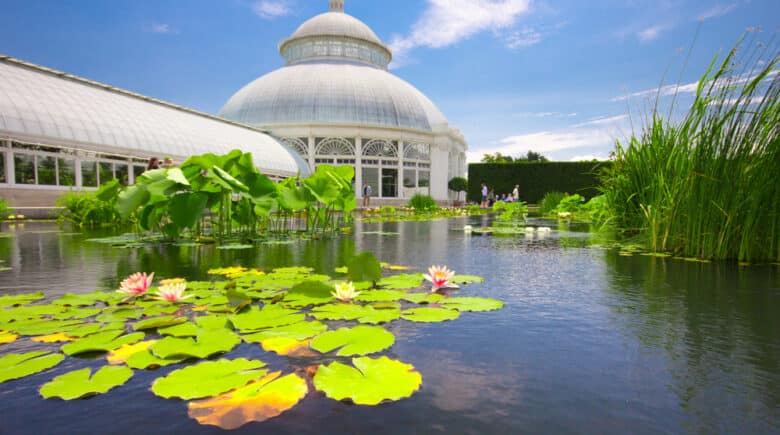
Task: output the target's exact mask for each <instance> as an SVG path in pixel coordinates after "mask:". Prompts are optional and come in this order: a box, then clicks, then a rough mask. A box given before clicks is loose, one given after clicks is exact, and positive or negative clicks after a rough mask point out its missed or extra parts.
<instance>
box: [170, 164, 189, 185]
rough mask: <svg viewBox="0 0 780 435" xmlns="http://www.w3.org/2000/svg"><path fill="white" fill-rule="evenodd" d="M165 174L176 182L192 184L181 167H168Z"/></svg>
mask: <svg viewBox="0 0 780 435" xmlns="http://www.w3.org/2000/svg"><path fill="white" fill-rule="evenodd" d="M165 176H166V177H167V178H168V179H169V180H171V181H173V182H175V183H178V184H183V185H185V186H189V185H190V181H189V180H187V177H185V176H184V172H183V171H182V170H181V169H179V168H170V169H168V171H167V172H166V174H165Z"/></svg>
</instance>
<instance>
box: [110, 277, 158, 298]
mask: <svg viewBox="0 0 780 435" xmlns="http://www.w3.org/2000/svg"><path fill="white" fill-rule="evenodd" d="M152 279H154V272H152V273H151V274H149V275H147V274H146V272H136V273H134V274H132V275H130V276H128V277H127V278H125V279H124V280H122V282H121V283H120V284H119V290H117V292H119V293H124V294H128V295H131V296H138V295H142V294H145V293H146V292H147V291H148V290H149V287H151V286H152Z"/></svg>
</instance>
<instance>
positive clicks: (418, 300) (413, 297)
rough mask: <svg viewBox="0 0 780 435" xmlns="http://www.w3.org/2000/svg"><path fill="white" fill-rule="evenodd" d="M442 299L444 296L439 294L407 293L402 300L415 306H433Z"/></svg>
mask: <svg viewBox="0 0 780 435" xmlns="http://www.w3.org/2000/svg"><path fill="white" fill-rule="evenodd" d="M443 299H444V296H442V295H440V294H439V293H407V294H406V295H404V297H403V300H405V301H409V302H413V303H415V304H435V303H437V302H441V301H442V300H443Z"/></svg>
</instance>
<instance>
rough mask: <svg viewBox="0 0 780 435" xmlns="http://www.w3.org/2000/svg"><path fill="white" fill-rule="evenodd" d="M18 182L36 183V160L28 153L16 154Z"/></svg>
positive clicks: (15, 169) (15, 163)
mask: <svg viewBox="0 0 780 435" xmlns="http://www.w3.org/2000/svg"><path fill="white" fill-rule="evenodd" d="M14 166H15V168H14V171H15V172H16V174H14V176H15V177H16V184H35V160H34V157H33V156H30V155H27V154H14Z"/></svg>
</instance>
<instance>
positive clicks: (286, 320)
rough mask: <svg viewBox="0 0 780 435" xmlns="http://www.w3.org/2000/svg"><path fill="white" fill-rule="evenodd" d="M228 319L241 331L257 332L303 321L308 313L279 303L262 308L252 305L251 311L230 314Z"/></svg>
mask: <svg viewBox="0 0 780 435" xmlns="http://www.w3.org/2000/svg"><path fill="white" fill-rule="evenodd" d="M228 319H229V320H230V323H232V324H233V326H234V327H235V328H236V329H238V330H239V331H241V332H256V331H259V330H261V329H267V328H274V327H277V326H284V325H291V324H293V323H298V322H302V321H304V320H305V319H306V315H304V314H301V313H299V312H298V311H296V310H290V309H287V308H283V307H280V306H278V305H266V306H265V307H263V309H262V310H259V309H257V308H256V307H252V308H251V309H250V310H249V311H247V312H244V313H241V314H236V315H233V316H229V317H228Z"/></svg>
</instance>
